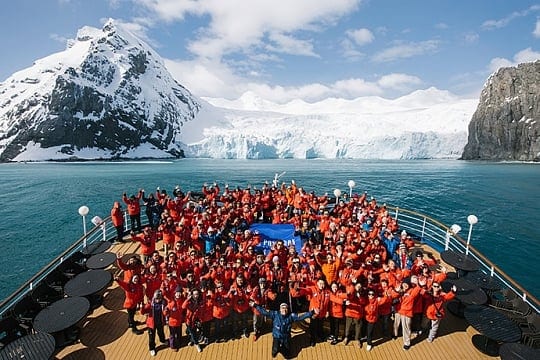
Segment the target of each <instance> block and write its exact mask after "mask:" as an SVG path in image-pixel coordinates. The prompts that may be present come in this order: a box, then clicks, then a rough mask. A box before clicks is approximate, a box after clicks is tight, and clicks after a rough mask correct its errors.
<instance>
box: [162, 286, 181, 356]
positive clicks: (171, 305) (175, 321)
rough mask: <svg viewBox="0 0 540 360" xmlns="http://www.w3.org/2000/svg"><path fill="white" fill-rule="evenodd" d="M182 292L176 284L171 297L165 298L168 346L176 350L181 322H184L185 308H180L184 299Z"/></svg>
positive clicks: (178, 345)
mask: <svg viewBox="0 0 540 360" xmlns="http://www.w3.org/2000/svg"><path fill="white" fill-rule="evenodd" d="M185 300H186V298H185V297H184V292H183V290H182V287H180V286H178V287H177V288H176V291H175V292H174V297H173V298H172V299H167V314H168V318H169V321H168V324H169V335H170V336H169V346H170V347H171V349H172V350H173V351H174V352H176V351H178V349H179V348H180V340H181V339H182V323H183V322H184V313H185V310H184V309H183V308H182V305H183V304H184V301H185Z"/></svg>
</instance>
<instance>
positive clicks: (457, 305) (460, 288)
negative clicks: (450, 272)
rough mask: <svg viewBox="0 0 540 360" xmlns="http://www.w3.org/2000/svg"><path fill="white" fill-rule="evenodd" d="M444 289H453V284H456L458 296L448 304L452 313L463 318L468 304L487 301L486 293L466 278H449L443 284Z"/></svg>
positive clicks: (480, 303) (447, 290) (478, 303)
mask: <svg viewBox="0 0 540 360" xmlns="http://www.w3.org/2000/svg"><path fill="white" fill-rule="evenodd" d="M441 285H442V287H443V290H444V291H446V292H449V291H451V288H452V286H453V285H455V286H456V288H457V290H456V293H455V294H456V298H455V299H454V300H451V301H449V302H448V304H447V305H446V307H447V309H448V311H450V312H451V313H452V314H454V315H456V316H458V317H460V318H463V317H464V313H463V312H464V310H465V306H466V305H472V304H476V305H482V304H485V303H486V302H487V299H488V298H487V295H486V293H485V292H484V291H483V290H482V289H480V288H479V287H478V286H476V285H475V284H473V283H472V282H470V281H468V280H466V279H464V278H458V279H447V280H445V281H443V283H442V284H441Z"/></svg>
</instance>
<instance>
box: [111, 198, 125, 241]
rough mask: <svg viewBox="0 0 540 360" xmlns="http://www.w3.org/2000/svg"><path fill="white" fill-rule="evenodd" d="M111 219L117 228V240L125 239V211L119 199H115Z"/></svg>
mask: <svg viewBox="0 0 540 360" xmlns="http://www.w3.org/2000/svg"><path fill="white" fill-rule="evenodd" d="M111 221H112V223H113V226H114V228H115V229H116V241H118V242H125V241H124V212H123V211H122V205H120V202H119V201H115V202H114V205H113V207H112V209H111Z"/></svg>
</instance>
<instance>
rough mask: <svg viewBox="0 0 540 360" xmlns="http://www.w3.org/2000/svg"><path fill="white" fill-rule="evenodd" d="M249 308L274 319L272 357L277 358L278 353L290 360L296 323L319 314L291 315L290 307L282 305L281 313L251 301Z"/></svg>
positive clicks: (312, 312)
mask: <svg viewBox="0 0 540 360" xmlns="http://www.w3.org/2000/svg"><path fill="white" fill-rule="evenodd" d="M249 306H251V307H253V308H255V309H256V310H257V311H258V312H259V313H261V314H262V315H264V316H267V317H269V318H271V319H272V357H273V358H275V357H276V356H277V354H278V352H281V354H282V355H283V356H284V357H285V358H286V359H288V358H289V357H290V351H291V328H292V324H293V323H294V322H296V321H300V320H304V319H307V318H309V317H312V316H313V315H315V314H317V310H315V309H314V310H311V311H309V312H306V313H304V314H302V315H298V314H295V313H289V305H287V304H286V303H282V304H280V305H279V311H276V310H266V309H265V308H263V307H261V306H260V305H257V304H255V301H253V300H251V301H250V302H249Z"/></svg>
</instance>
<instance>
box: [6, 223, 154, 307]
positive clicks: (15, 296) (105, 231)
mask: <svg viewBox="0 0 540 360" xmlns="http://www.w3.org/2000/svg"><path fill="white" fill-rule="evenodd" d="M145 220H146V217H145V215H144V213H143V212H141V221H143V222H144V221H145ZM127 226H128V219H127V214H126V213H125V214H124V232H125V231H126V230H127ZM115 236H116V229H115V227H114V225H113V224H112V221H111V217H110V216H109V217H107V218H105V219H103V220H102V223H101V224H98V225H95V226H94V228H92V229H91V230H90V231H88V232H87V233H86V235H83V236H81V237H80V238H79V239H78V240H77V241H75V243H73V245H71V246H70V247H68V248H67V249H66V250H65V251H64V252H62V253H61V254H60V255H58V256H57V257H56V258H54V259H53V260H52V261H51V262H50V263H48V264H47V265H45V267H44V268H43V269H41V270H40V271H38V272H37V273H36V274H35V275H34V276H32V277H31V278H30V279H29V280H28V281H26V282H25V283H24V284H22V285H21V286H20V287H19V288H18V289H17V290H15V291H14V292H13V293H12V294H11V295H10V296H8V297H7V298H6V299H4V300H3V301H2V302H1V303H0V317H1V316H3V315H4V314H5V313H6V312H8V311H9V310H11V309H12V308H13V307H14V306H15V304H17V302H19V301H20V300H21V299H22V298H23V297H25V296H26V295H28V294H29V293H31V292H32V290H33V289H34V288H36V287H37V286H38V285H39V284H40V283H41V282H42V281H43V280H45V279H46V278H47V276H49V275H50V274H51V273H52V272H53V271H55V270H56V269H58V268H59V267H60V266H61V265H62V264H63V263H64V262H65V261H67V260H69V259H70V258H71V257H72V256H73V255H75V254H76V253H77V252H84V251H85V250H88V249H91V248H92V246H94V245H95V244H97V243H99V242H100V241H108V240H109V239H112V238H114V237H115Z"/></svg>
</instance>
